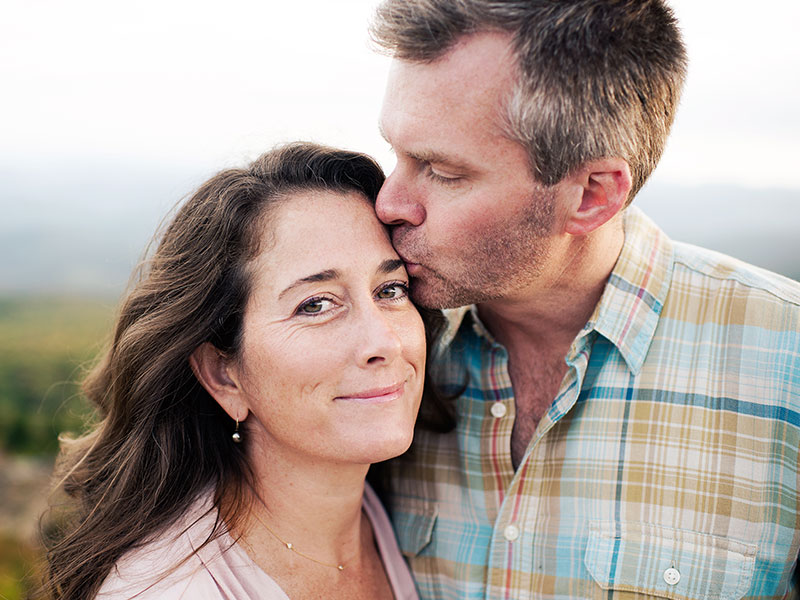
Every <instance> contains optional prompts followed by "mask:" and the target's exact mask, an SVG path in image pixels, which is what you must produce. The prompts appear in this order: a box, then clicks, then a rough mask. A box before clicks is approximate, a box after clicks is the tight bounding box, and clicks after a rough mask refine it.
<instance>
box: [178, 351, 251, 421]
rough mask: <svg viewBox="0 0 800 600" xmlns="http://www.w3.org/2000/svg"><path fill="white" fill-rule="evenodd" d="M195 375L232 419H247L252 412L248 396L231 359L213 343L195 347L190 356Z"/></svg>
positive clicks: (190, 363)
mask: <svg viewBox="0 0 800 600" xmlns="http://www.w3.org/2000/svg"><path fill="white" fill-rule="evenodd" d="M189 365H190V366H191V367H192V371H193V372H194V376H195V377H197V380H198V381H199V382H200V385H202V386H203V387H204V388H205V389H206V391H207V392H208V393H209V394H211V397H212V398H214V400H216V401H217V404H219V405H220V406H221V407H222V409H223V410H224V411H225V412H226V413H228V415H229V416H230V418H231V419H235V420H237V421H244V420H245V418H246V417H247V413H248V412H249V406H248V404H247V399H246V398H245V395H244V391H243V389H242V386H241V384H240V381H239V377H238V375H237V372H236V370H235V369H233V368H232V367H231V365H230V360H229V359H228V358H226V357H225V355H224V354H223V353H222V352H220V351H219V350H217V348H216V347H215V346H214V345H213V344H211V343H210V342H204V343H203V344H200V345H199V346H198V347H197V348H195V350H194V352H192V354H191V356H189Z"/></svg>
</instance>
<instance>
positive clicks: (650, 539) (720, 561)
mask: <svg viewBox="0 0 800 600" xmlns="http://www.w3.org/2000/svg"><path fill="white" fill-rule="evenodd" d="M589 532H590V534H589V544H588V546H587V548H586V554H585V557H584V562H585V564H586V568H587V569H588V570H589V572H590V573H591V575H592V577H593V578H594V580H595V581H596V582H597V583H598V584H599V585H600V587H601V588H603V589H604V590H615V591H620V592H633V593H638V594H642V595H644V596H656V597H660V598H675V599H684V598H687V599H692V600H700V599H708V600H711V599H712V598H713V599H719V600H736V599H738V598H741V597H742V596H744V595H745V593H747V590H748V589H749V588H750V585H751V582H752V579H753V571H754V569H755V558H756V551H757V550H758V548H757V546H755V545H752V544H745V543H742V542H737V541H734V540H730V539H727V538H722V537H717V536H712V535H706V534H702V533H696V532H693V531H687V530H683V529H672V528H669V527H661V526H658V525H651V524H648V523H627V522H615V521H596V522H591V523H589Z"/></svg>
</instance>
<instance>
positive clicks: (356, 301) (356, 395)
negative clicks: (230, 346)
mask: <svg viewBox="0 0 800 600" xmlns="http://www.w3.org/2000/svg"><path fill="white" fill-rule="evenodd" d="M265 227H266V231H264V232H263V233H262V247H261V254H260V255H259V256H258V257H257V258H256V259H255V260H254V261H253V262H252V263H251V264H250V269H251V276H252V291H251V296H250V299H249V301H248V304H247V307H246V310H245V315H244V322H243V341H242V347H241V353H240V357H239V359H238V361H237V363H236V367H235V369H236V373H237V377H238V379H239V384H240V387H241V389H242V390H243V397H244V398H245V399H246V402H247V404H248V406H247V407H246V408H248V409H249V411H250V414H249V416H248V418H247V422H246V428H245V432H246V436H247V437H246V443H247V444H248V445H250V444H252V446H251V448H252V450H253V451H255V452H259V451H264V452H268V453H269V454H268V455H269V456H271V457H276V458H277V456H278V454H280V453H281V452H288V454H286V456H291V457H292V460H297V459H302V458H303V457H306V458H310V459H313V460H314V461H317V462H318V461H319V460H327V461H337V462H342V461H343V462H357V463H364V464H366V463H371V462H376V461H380V460H385V459H387V458H391V457H393V456H396V455H398V454H401V453H402V452H404V451H405V450H406V448H408V446H409V444H410V443H411V438H412V432H413V426H414V420H415V419H416V415H417V410H418V408H419V402H420V397H421V395H422V385H423V378H424V370H425V333H424V329H423V325H422V320H421V319H420V316H419V313H418V312H417V310H416V308H414V306H413V305H412V304H411V302H410V300H409V297H408V288H407V285H408V275H407V274H406V271H405V268H404V267H403V262H402V261H401V260H400V259H399V257H398V256H397V254H396V253H395V251H394V249H393V248H392V245H391V243H390V241H389V236H388V234H387V232H386V230H385V229H384V226H383V225H382V224H381V223H380V222H379V221H378V219H377V217H376V216H375V213H374V210H373V208H372V206H371V205H370V203H369V202H368V201H367V200H366V199H365V198H364V197H362V196H361V195H359V194H357V193H348V194H342V193H336V192H323V191H314V192H302V193H299V194H297V195H296V196H293V197H291V198H290V199H288V200H286V201H284V203H283V204H282V205H280V206H278V207H277V208H276V210H275V212H274V213H273V219H271V222H270V223H269V224H268V225H266V226H265Z"/></svg>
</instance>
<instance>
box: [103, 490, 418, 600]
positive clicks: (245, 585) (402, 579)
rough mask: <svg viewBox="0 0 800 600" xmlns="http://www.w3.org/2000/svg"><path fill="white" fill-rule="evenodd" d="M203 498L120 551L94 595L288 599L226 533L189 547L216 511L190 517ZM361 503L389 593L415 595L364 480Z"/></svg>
mask: <svg viewBox="0 0 800 600" xmlns="http://www.w3.org/2000/svg"><path fill="white" fill-rule="evenodd" d="M209 502H210V499H209V498H205V499H204V500H203V501H202V502H199V503H198V504H197V505H196V506H195V508H193V509H192V510H190V511H189V513H188V514H187V516H186V517H184V518H183V519H181V520H179V521H178V522H177V523H176V524H175V525H173V526H172V527H171V528H170V529H169V530H167V531H166V532H165V533H164V535H162V536H160V537H159V538H158V539H156V540H154V541H153V542H150V543H148V544H146V545H144V546H142V547H141V548H138V549H136V550H133V551H132V552H129V553H128V554H126V555H125V556H123V557H122V559H121V560H119V561H118V562H117V564H116V566H115V568H114V569H113V570H112V571H111V573H110V574H109V575H108V577H107V578H106V580H105V581H104V582H103V585H102V587H101V588H100V592H99V593H98V594H97V596H96V598H97V600H129V599H132V598H136V599H137V600H155V599H159V600H178V599H187V600H189V599H190V600H289V597H288V596H287V595H286V593H285V592H284V591H283V590H282V589H281V588H280V586H278V584H277V583H276V582H275V581H274V580H273V579H272V578H271V577H270V576H269V575H267V574H266V573H265V572H264V571H262V570H261V568H260V567H259V566H258V565H256V564H255V563H254V562H253V561H252V560H251V559H250V557H249V556H248V555H247V553H246V552H245V551H244V550H243V549H242V548H241V547H240V546H239V545H238V544H236V542H234V540H233V539H232V538H231V537H230V535H228V534H227V533H225V534H223V535H221V536H220V537H218V538H216V539H215V540H212V541H211V542H210V543H208V544H207V545H206V546H204V547H203V548H200V550H195V548H198V547H199V546H200V545H201V544H202V543H203V541H204V540H205V539H206V538H207V537H208V534H209V533H210V531H211V528H212V527H213V526H214V522H215V519H216V513H215V512H213V511H212V512H211V513H209V514H208V515H206V516H204V517H202V518H201V519H199V520H198V521H197V522H195V523H192V520H193V519H192V515H197V514H202V513H203V512H204V511H205V509H207V507H208V503H209ZM363 506H364V513H365V514H366V515H367V518H368V519H369V521H370V523H371V524H372V530H373V532H374V535H375V542H376V544H377V547H378V552H379V553H380V556H381V559H382V560H383V566H384V568H385V570H386V575H387V576H388V578H389V585H391V587H392V592H393V593H394V597H395V599H396V600H418V598H419V596H418V595H417V591H416V588H415V586H414V580H413V579H412V578H411V573H410V571H409V570H408V566H407V565H406V563H405V560H404V559H403V557H402V555H401V554H400V549H399V548H398V546H397V541H396V540H395V537H394V533H393V532H392V526H391V524H390V523H389V518H388V517H387V516H386V511H385V510H384V509H383V506H382V505H381V503H380V500H378V497H377V496H376V495H375V492H374V491H373V490H372V488H371V487H370V486H369V484H367V485H366V487H365V489H364V500H363ZM195 518H196V517H195ZM187 527H188V528H187ZM184 529H185V531H184ZM187 556H188V557H189V558H188V559H187V560H185V561H184V562H183V563H181V564H180V565H179V566H177V568H175V569H174V570H173V571H172V572H169V573H168V574H167V575H166V576H165V575H164V573H165V571H167V572H168V571H169V569H171V568H173V567H174V566H175V563H176V561H180V560H182V559H184V558H185V557H187Z"/></svg>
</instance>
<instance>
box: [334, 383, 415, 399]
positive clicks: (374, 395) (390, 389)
mask: <svg viewBox="0 0 800 600" xmlns="http://www.w3.org/2000/svg"><path fill="white" fill-rule="evenodd" d="M405 385H406V384H405V381H402V382H400V383H396V384H394V385H390V386H387V387H382V388H374V389H371V390H364V391H361V392H356V393H353V394H348V395H347V396H337V397H336V398H334V400H344V401H348V402H356V403H358V404H382V403H384V402H391V401H392V400H396V399H397V398H400V397H401V396H402V395H403V389H404V388H405Z"/></svg>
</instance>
